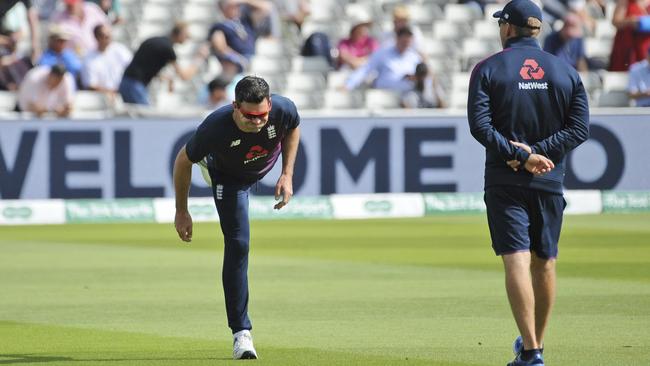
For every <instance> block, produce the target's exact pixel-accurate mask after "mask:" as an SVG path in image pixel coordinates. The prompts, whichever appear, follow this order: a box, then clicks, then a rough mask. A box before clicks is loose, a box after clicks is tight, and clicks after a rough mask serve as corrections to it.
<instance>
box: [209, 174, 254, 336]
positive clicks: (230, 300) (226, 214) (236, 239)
mask: <svg viewBox="0 0 650 366" xmlns="http://www.w3.org/2000/svg"><path fill="white" fill-rule="evenodd" d="M250 187H251V186H250V185H235V184H215V185H213V186H212V194H213V196H214V202H215V204H216V206H217V212H218V213H219V221H220V224H221V231H222V232H223V238H224V245H225V246H224V254H223V269H222V272H221V279H222V282H223V292H224V295H225V298H226V313H227V315H228V326H229V327H230V329H232V332H233V333H236V332H239V331H240V330H243V329H249V330H250V329H251V328H252V326H251V321H250V319H249V318H248V248H249V242H250V225H249V222H248V192H249V191H250Z"/></svg>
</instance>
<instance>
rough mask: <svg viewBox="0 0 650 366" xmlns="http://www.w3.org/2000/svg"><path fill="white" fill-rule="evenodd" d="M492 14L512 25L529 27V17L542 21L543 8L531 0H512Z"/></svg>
mask: <svg viewBox="0 0 650 366" xmlns="http://www.w3.org/2000/svg"><path fill="white" fill-rule="evenodd" d="M492 16H493V17H495V18H499V19H502V20H503V21H505V22H506V23H510V24H512V25H516V26H519V27H528V25H527V24H528V18H531V17H532V18H536V19H537V20H539V21H540V22H541V21H542V9H540V8H539V6H537V4H535V3H534V2H532V1H530V0H512V1H511V2H509V3H507V4H506V6H505V7H504V8H503V10H499V11H497V12H496V13H494V14H493V15H492Z"/></svg>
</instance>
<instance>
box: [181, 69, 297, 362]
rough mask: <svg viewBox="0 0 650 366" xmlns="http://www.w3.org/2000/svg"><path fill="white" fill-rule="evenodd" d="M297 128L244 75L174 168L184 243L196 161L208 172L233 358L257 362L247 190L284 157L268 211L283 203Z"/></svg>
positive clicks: (265, 89)
mask: <svg viewBox="0 0 650 366" xmlns="http://www.w3.org/2000/svg"><path fill="white" fill-rule="evenodd" d="M299 124H300V116H299V115H298V111H297V110H296V106H295V104H294V103H293V102H292V101H291V100H289V99H287V98H285V97H282V96H280V95H276V94H273V95H271V94H270V93H269V85H268V84H267V82H266V81H265V80H264V79H262V78H259V77H256V76H246V77H244V78H243V79H242V80H240V81H239V82H238V83H237V85H236V87H235V101H234V102H233V103H232V104H229V105H227V106H223V107H221V108H219V109H217V110H216V111H214V112H212V113H211V114H210V115H209V116H208V117H206V118H205V120H204V121H203V123H201V125H200V126H199V127H198V128H197V129H196V131H195V132H194V135H193V136H192V137H191V138H190V139H189V141H188V142H187V144H186V145H185V146H184V147H183V148H182V149H181V150H180V151H179V153H178V155H177V157H176V161H175V163H174V187H175V193H176V217H175V221H174V225H175V227H176V231H177V233H178V235H179V237H180V238H181V240H183V241H185V242H190V241H191V240H192V217H191V216H190V213H189V211H188V208H187V196H188V193H189V188H190V181H191V175H192V164H193V163H199V164H200V165H202V166H203V167H204V168H205V169H207V171H208V176H209V179H207V180H208V181H209V183H210V185H211V186H212V193H213V196H214V202H215V204H216V206H217V212H218V214H219V222H220V225H221V231H222V232H223V236H224V243H225V247H224V259H223V270H222V281H223V289H224V295H225V298H226V313H227V317H228V326H229V327H230V328H231V330H232V333H233V337H234V346H233V358H234V359H255V358H257V352H256V351H255V348H254V347H253V340H252V337H251V334H250V330H251V329H252V326H251V321H250V319H249V317H248V274H247V273H248V249H249V240H250V233H249V220H248V195H249V191H250V189H251V186H252V185H253V184H255V183H256V182H257V181H259V180H260V179H262V178H263V177H264V176H265V175H266V174H267V173H268V172H269V171H270V170H271V168H273V166H274V165H275V163H276V161H277V160H278V158H279V157H280V155H282V173H281V175H280V178H279V179H278V181H277V184H276V186H275V198H276V200H280V202H278V203H277V204H276V205H275V206H274V208H275V209H277V210H279V209H281V208H282V207H284V206H285V205H287V204H288V203H289V200H290V199H291V196H292V195H293V182H292V179H293V170H294V163H295V160H296V154H297V151H298V144H299V140H300V129H299Z"/></svg>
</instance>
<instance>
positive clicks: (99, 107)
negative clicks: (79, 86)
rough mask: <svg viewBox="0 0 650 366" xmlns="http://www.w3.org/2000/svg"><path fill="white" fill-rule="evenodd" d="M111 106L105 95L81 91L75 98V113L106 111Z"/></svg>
mask: <svg viewBox="0 0 650 366" xmlns="http://www.w3.org/2000/svg"><path fill="white" fill-rule="evenodd" d="M109 108H110V104H109V102H108V99H107V98H106V95H105V94H104V93H100V92H96V91H90V90H79V91H77V93H76V95H75V97H74V107H73V110H74V111H104V110H108V109H109Z"/></svg>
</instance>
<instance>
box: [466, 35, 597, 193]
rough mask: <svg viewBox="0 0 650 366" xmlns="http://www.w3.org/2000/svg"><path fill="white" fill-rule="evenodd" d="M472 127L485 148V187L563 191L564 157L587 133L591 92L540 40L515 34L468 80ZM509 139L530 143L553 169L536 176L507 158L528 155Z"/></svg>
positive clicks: (571, 68)
mask: <svg viewBox="0 0 650 366" xmlns="http://www.w3.org/2000/svg"><path fill="white" fill-rule="evenodd" d="M467 116H468V119H469V125H470V130H471V132H472V135H473V136H474V138H476V139H477V140H478V141H479V142H480V143H481V144H482V145H483V146H485V150H486V158H485V187H486V188H487V187H490V186H496V185H515V186H520V187H526V188H531V189H537V190H542V191H547V192H552V193H562V183H563V181H564V171H565V160H566V155H567V153H569V152H570V151H571V150H572V149H574V148H575V147H576V146H578V145H580V144H581V143H583V142H584V141H585V140H587V138H588V136H589V106H588V103H587V93H586V92H585V88H584V86H583V85H582V81H581V80H580V76H579V75H578V73H577V72H576V70H575V69H574V68H573V67H571V66H570V65H569V64H567V63H565V62H564V61H562V60H561V59H559V58H557V57H555V56H554V55H551V54H549V53H547V52H544V51H543V50H542V49H541V48H540V46H539V44H538V43H537V40H536V39H535V38H530V37H520V38H512V39H510V40H508V42H507V43H506V48H505V49H504V50H503V51H502V52H499V53H497V54H495V55H492V56H491V57H488V58H487V59H485V60H483V61H481V62H480V63H479V64H478V65H476V67H475V68H474V70H473V71H472V76H471V79H470V83H469V100H468V103H467ZM509 140H512V141H517V142H522V143H525V144H527V145H528V146H530V147H531V148H532V150H533V153H536V154H540V155H544V156H546V157H548V158H549V159H551V160H552V161H553V163H554V164H555V168H554V169H553V170H552V171H551V172H549V173H547V174H544V175H542V176H534V175H533V174H531V173H529V172H528V171H526V170H525V169H523V166H522V168H521V169H519V170H518V171H517V172H515V171H513V170H512V169H511V168H510V167H509V166H508V165H507V164H506V162H507V161H508V160H514V159H516V160H519V161H520V162H523V161H525V160H526V159H527V158H528V153H526V152H525V151H524V150H522V149H519V148H516V147H515V146H514V145H512V144H510V142H509Z"/></svg>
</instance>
